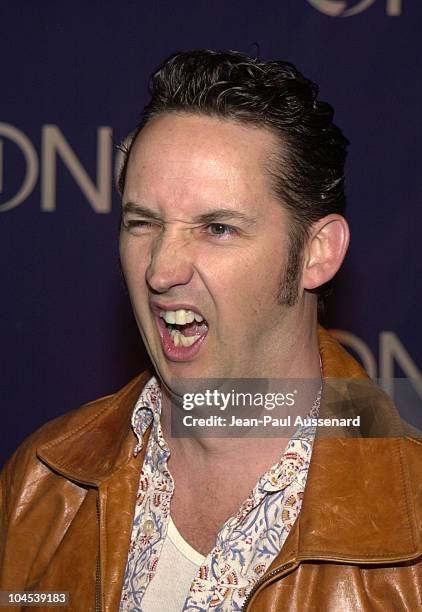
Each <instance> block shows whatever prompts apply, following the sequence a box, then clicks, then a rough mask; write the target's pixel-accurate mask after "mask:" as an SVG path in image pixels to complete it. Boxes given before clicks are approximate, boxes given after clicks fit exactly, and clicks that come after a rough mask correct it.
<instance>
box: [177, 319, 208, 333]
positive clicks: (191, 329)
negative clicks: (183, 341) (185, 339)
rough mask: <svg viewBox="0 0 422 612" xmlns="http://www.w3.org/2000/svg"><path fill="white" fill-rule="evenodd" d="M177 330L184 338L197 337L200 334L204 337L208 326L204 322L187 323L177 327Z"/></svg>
mask: <svg viewBox="0 0 422 612" xmlns="http://www.w3.org/2000/svg"><path fill="white" fill-rule="evenodd" d="M174 327H175V329H178V330H180V331H181V332H182V334H183V335H184V336H195V335H196V334H199V335H201V336H203V335H204V334H205V333H206V331H207V330H208V326H207V324H206V323H205V321H204V322H202V323H197V322H196V321H194V322H193V323H186V325H175V326H174Z"/></svg>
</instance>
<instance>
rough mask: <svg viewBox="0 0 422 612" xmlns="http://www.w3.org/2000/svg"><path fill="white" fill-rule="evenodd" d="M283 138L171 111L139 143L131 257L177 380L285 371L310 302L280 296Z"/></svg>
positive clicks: (161, 364)
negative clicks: (280, 364)
mask: <svg viewBox="0 0 422 612" xmlns="http://www.w3.org/2000/svg"><path fill="white" fill-rule="evenodd" d="M275 146H276V142H275V138H274V137H273V135H272V134H271V133H269V132H267V131H266V130H264V129H260V128H254V127H249V126H244V125H239V124H236V123H234V122H231V121H228V120H219V119H216V118H211V117H205V116H196V115H189V114H183V115H176V114H168V115H164V116H161V117H158V118H156V119H154V120H152V121H150V123H149V124H148V125H147V126H146V127H145V128H144V129H143V131H142V132H141V134H140V135H139V136H138V138H137V140H136V142H135V144H134V147H133V148H132V151H131V154H130V158H129V162H128V168H127V174H126V183H125V190H124V194H123V221H122V230H121V240H120V252H121V260H122V266H123V271H124V274H125V278H126V282H127V285H128V288H129V293H130V296H131V300H132V305H133V308H134V312H135V317H136V320H137V323H138V326H139V329H140V331H141V334H142V337H143V339H144V342H145V345H146V347H147V350H148V352H149V355H150V357H151V359H152V361H153V363H154V365H155V367H156V369H157V371H158V373H159V375H160V377H161V378H162V379H163V380H164V381H165V382H166V383H167V385H168V386H170V388H172V387H173V388H174V383H172V382H171V381H172V379H173V378H179V377H180V378H246V377H251V378H252V377H270V376H273V377H276V376H277V361H278V359H280V356H282V355H283V352H284V350H285V345H286V342H288V340H289V332H290V331H291V328H292V325H293V324H294V323H293V321H294V320H295V319H294V317H295V314H296V317H297V316H298V312H297V310H298V309H299V307H300V301H299V303H298V304H297V305H296V306H294V307H286V306H282V305H280V303H279V301H278V300H277V296H278V295H279V293H280V282H281V280H282V279H283V277H284V271H285V268H286V263H287V259H288V248H289V239H288V219H287V214H286V212H285V211H284V210H283V208H282V206H281V205H280V203H279V202H278V201H277V200H276V199H275V197H274V195H273V194H272V193H271V189H270V179H269V177H268V175H267V173H266V171H265V163H266V162H267V160H268V156H269V155H270V154H271V151H272V150H273V147H275ZM299 285H300V283H299ZM296 320H297V319H296ZM174 390H176V389H174Z"/></svg>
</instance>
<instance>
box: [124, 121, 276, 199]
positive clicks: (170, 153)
mask: <svg viewBox="0 0 422 612" xmlns="http://www.w3.org/2000/svg"><path fill="white" fill-rule="evenodd" d="M277 146H279V145H278V141H276V138H275V136H274V135H273V134H272V133H271V132H269V131H268V130H266V129H264V128H260V127H253V126H249V125H243V124H239V123H236V122H234V121H231V120H226V119H218V118H215V117H207V116H204V115H191V114H176V113H171V114H166V115H162V116H159V117H157V118H154V119H152V120H151V121H150V122H149V123H148V124H147V125H146V126H145V128H144V129H143V130H142V131H141V133H140V134H139V135H138V137H137V139H136V141H135V143H134V146H133V147H132V150H131V153H130V157H129V161H128V167H127V174H126V183H125V198H126V199H127V198H129V199H131V200H132V199H137V198H141V197H143V196H144V195H146V192H148V194H149V195H151V196H157V197H159V196H160V194H161V195H164V192H165V191H167V195H170V194H172V195H173V196H181V195H182V192H183V195H184V196H185V197H188V195H189V193H190V192H194V194H193V195H194V197H196V198H197V197H198V195H200V196H201V197H204V198H205V197H206V196H207V195H209V196H210V197H213V195H214V197H215V196H216V195H217V194H219V193H220V192H224V193H225V197H226V198H227V197H234V198H240V197H245V196H247V195H249V196H250V197H253V198H256V197H257V196H259V197H260V198H261V197H267V198H268V197H269V196H270V195H271V185H270V178H269V174H268V173H267V171H266V167H267V165H268V164H269V160H270V157H271V155H272V153H273V152H274V150H275V148H276V147H277ZM198 191H199V192H200V194H198Z"/></svg>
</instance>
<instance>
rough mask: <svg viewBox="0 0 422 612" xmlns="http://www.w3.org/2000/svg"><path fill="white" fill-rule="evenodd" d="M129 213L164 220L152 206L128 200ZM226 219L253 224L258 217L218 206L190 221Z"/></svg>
mask: <svg viewBox="0 0 422 612" xmlns="http://www.w3.org/2000/svg"><path fill="white" fill-rule="evenodd" d="M127 213H133V214H137V215H140V216H143V217H148V218H150V219H155V220H156V221H162V220H163V219H162V217H161V216H160V215H159V214H157V213H156V212H154V211H153V210H151V209H150V208H147V207H146V206H141V205H140V204H135V203H134V202H126V203H124V204H123V214H127ZM224 221H239V222H240V223H243V224H245V225H253V224H255V223H256V222H257V218H256V217H254V216H249V215H246V214H245V213H242V212H240V211H238V210H234V209H231V208H218V209H216V210H212V211H210V212H205V213H201V214H199V215H196V216H194V217H193V220H192V221H191V222H190V223H201V224H209V223H222V222H224Z"/></svg>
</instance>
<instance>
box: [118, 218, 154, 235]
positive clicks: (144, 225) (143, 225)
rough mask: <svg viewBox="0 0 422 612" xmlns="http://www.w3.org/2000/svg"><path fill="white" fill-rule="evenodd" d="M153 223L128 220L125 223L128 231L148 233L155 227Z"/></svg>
mask: <svg viewBox="0 0 422 612" xmlns="http://www.w3.org/2000/svg"><path fill="white" fill-rule="evenodd" d="M153 225H154V224H153V223H151V221H142V220H138V219H128V220H127V221H125V222H124V226H125V227H126V229H128V230H138V231H141V232H142V231H146V230H149V229H151V228H152V227H153Z"/></svg>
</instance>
